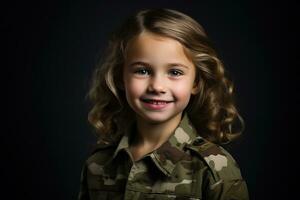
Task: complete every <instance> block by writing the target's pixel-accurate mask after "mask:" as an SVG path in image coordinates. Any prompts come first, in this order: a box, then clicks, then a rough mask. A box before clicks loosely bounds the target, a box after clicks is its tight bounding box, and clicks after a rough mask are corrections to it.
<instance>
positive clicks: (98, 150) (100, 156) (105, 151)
mask: <svg viewBox="0 0 300 200" xmlns="http://www.w3.org/2000/svg"><path fill="white" fill-rule="evenodd" d="M116 147H117V144H115V143H113V142H105V141H103V140H98V141H97V144H95V145H94V146H93V147H92V148H91V150H90V152H89V154H88V157H87V159H86V164H87V165H89V164H90V163H98V164H104V163H105V162H106V161H107V160H108V159H109V158H110V157H111V156H112V154H113V152H114V150H115V149H116Z"/></svg>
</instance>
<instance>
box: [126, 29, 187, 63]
mask: <svg viewBox="0 0 300 200" xmlns="http://www.w3.org/2000/svg"><path fill="white" fill-rule="evenodd" d="M136 60H145V61H148V62H151V63H154V64H163V63H167V62H168V63H170V62H174V63H176V62H180V63H182V64H185V65H187V66H193V62H192V61H191V59H190V58H189V56H188V54H187V52H186V49H185V48H184V47H183V45H182V44H181V43H180V42H178V41H177V40H174V39H172V38H169V37H164V36H161V35H158V34H154V33H150V32H143V33H141V34H139V35H138V36H137V37H135V38H134V39H133V40H132V41H130V42H129V44H128V47H127V58H126V62H130V61H136Z"/></svg>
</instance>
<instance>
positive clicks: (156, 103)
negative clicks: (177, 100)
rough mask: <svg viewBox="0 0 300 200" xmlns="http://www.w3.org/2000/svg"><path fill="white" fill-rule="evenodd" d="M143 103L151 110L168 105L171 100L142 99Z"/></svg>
mask: <svg viewBox="0 0 300 200" xmlns="http://www.w3.org/2000/svg"><path fill="white" fill-rule="evenodd" d="M142 102H143V105H144V106H145V107H147V108H149V109H151V110H161V109H163V108H165V107H167V106H168V104H170V103H172V102H173V101H164V100H155V99H142Z"/></svg>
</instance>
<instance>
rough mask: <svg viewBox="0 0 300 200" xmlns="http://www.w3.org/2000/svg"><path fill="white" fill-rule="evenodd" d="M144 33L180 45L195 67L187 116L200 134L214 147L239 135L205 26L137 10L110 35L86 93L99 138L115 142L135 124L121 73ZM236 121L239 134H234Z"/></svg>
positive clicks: (228, 88)
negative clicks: (131, 44)
mask: <svg viewBox="0 0 300 200" xmlns="http://www.w3.org/2000/svg"><path fill="white" fill-rule="evenodd" d="M144 31H147V32H151V33H154V34H158V35H160V36H164V37H169V38H172V39H175V40H177V41H179V42H180V43H181V44H182V46H183V47H184V50H185V52H186V53H187V55H188V56H189V58H190V59H191V60H192V61H193V63H194V65H195V66H196V82H197V84H198V88H199V92H198V93H197V94H196V95H192V96H191V99H190V101H189V104H188V106H187V107H186V108H185V111H186V112H187V114H188V116H189V119H190V121H191V122H192V124H193V126H194V128H195V129H196V130H197V132H198V134H199V135H201V136H202V137H204V138H206V139H208V140H210V141H212V142H215V143H227V142H229V141H231V140H232V139H234V138H236V137H237V136H239V135H240V134H241V133H242V131H243V129H244V126H245V125H244V120H243V119H242V117H241V116H240V115H239V113H238V111H237V108H236V106H235V99H234V96H233V83H232V81H230V80H229V78H228V72H227V71H226V70H225V69H224V66H223V63H222V62H221V60H220V59H219V58H218V56H217V53H216V50H215V49H214V48H213V45H212V43H211V41H210V40H209V38H208V36H207V34H206V33H205V30H204V29H203V27H202V26H201V25H200V24H199V23H198V22H196V21H195V20H194V19H192V18H191V17H189V16H187V15H185V14H183V13H181V12H179V11H176V10H171V9H148V10H142V11H139V12H137V13H136V14H134V15H132V16H130V17H129V18H128V19H127V20H126V21H125V23H124V24H123V25H122V26H120V27H119V28H118V29H117V30H116V31H115V32H114V33H113V34H112V35H111V37H110V40H109V43H108V47H107V48H106V51H105V52H104V55H102V57H101V58H102V60H100V62H99V63H98V65H97V66H96V68H95V72H94V73H93V77H92V82H91V86H90V90H89V92H88V94H87V97H88V98H89V100H90V102H91V109H90V111H89V114H88V121H89V122H90V124H91V125H92V126H93V127H94V128H95V130H96V133H97V135H98V136H99V137H100V138H102V139H103V138H106V139H113V140H114V139H115V138H118V136H120V131H121V130H124V129H125V128H126V127H127V126H129V125H130V124H131V123H132V122H133V121H134V111H133V110H132V109H131V108H130V106H129V105H128V103H127V101H126V96H125V94H124V90H122V72H123V65H124V62H125V59H126V55H127V47H128V44H129V42H130V41H131V40H132V39H134V38H135V37H137V36H138V35H139V34H140V33H142V32H144ZM236 119H238V120H240V124H241V129H240V131H236V132H233V131H232V126H233V124H234V122H235V121H236Z"/></svg>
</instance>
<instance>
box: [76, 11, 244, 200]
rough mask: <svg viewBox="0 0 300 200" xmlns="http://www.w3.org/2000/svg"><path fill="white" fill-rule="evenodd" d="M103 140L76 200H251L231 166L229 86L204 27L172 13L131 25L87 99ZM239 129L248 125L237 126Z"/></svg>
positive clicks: (139, 17)
mask: <svg viewBox="0 0 300 200" xmlns="http://www.w3.org/2000/svg"><path fill="white" fill-rule="evenodd" d="M89 97H90V99H91V101H92V103H93V104H92V105H93V107H92V109H91V111H90V113H89V122H90V123H91V124H92V125H93V126H94V127H95V130H96V132H97V133H99V134H98V135H99V137H98V142H97V145H96V148H95V150H94V151H93V152H92V153H91V155H90V157H89V158H88V159H87V161H86V162H85V164H84V166H83V169H82V176H81V188H80V194H79V200H87V199H90V200H96V199H126V200H131V199H134V200H135V199H209V200H210V199H238V200H241V199H248V192H247V186H246V183H245V181H244V180H243V178H242V176H241V173H240V170H239V168H238V165H237V163H236V162H235V160H234V159H233V158H232V157H231V156H230V154H229V153H228V152H227V151H225V149H224V148H222V147H221V146H219V145H220V144H222V143H227V142H229V141H231V140H232V139H233V138H235V137H236V136H237V135H239V134H240V132H241V131H240V132H237V133H233V132H232V130H231V126H232V124H233V122H234V120H235V119H236V118H237V117H238V118H239V119H240V120H241V123H242V125H244V123H243V120H242V118H241V117H239V114H238V112H237V110H236V108H235V105H234V101H233V84H232V83H231V82H230V81H229V80H228V79H227V78H226V76H225V70H224V67H223V64H222V62H221V61H220V60H219V58H218V57H217V54H216V52H215V50H214V49H213V47H212V45H211V43H210V42H209V40H208V37H207V35H206V34H205V32H204V30H203V28H202V27H201V26H200V25H199V24H198V23H197V22H196V21H195V20H193V19H192V18H190V17H189V16H187V15H185V14H183V13H180V12H178V11H175V10H170V9H153V10H143V11H140V12H138V13H137V14H135V15H134V16H132V17H130V18H129V19H128V20H127V21H126V22H125V23H124V24H123V26H121V28H120V29H118V30H117V31H116V32H115V34H114V35H113V37H112V38H111V40H110V42H109V46H108V49H107V52H106V55H105V56H104V60H102V62H101V63H100V65H99V66H98V67H97V68H96V71H95V73H94V78H93V82H92V87H91V89H90V91H89ZM242 127H244V126H242Z"/></svg>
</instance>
